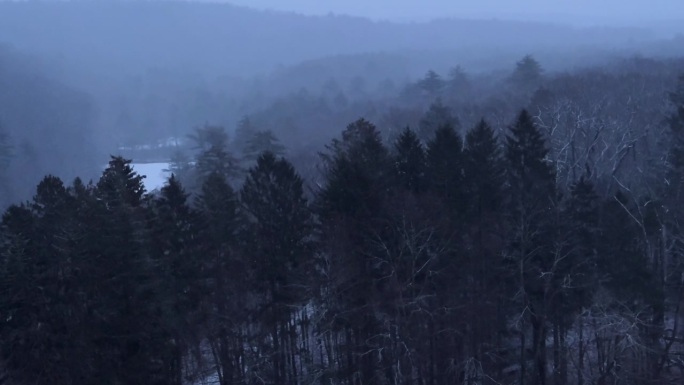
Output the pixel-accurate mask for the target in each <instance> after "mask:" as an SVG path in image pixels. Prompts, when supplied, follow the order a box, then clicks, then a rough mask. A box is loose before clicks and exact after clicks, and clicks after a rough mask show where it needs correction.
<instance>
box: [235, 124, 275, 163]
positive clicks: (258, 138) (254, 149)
mask: <svg viewBox="0 0 684 385" xmlns="http://www.w3.org/2000/svg"><path fill="white" fill-rule="evenodd" d="M264 152H270V153H272V154H274V155H276V156H282V155H284V154H285V146H283V145H282V144H280V142H279V141H278V138H276V136H275V135H274V134H273V132H271V131H270V130H266V131H257V132H255V133H254V134H252V136H251V137H250V138H249V139H248V140H247V143H245V147H244V149H243V150H242V153H243V156H244V157H245V159H246V160H247V161H250V162H254V161H256V160H257V158H258V157H259V156H260V155H261V154H262V153H264Z"/></svg>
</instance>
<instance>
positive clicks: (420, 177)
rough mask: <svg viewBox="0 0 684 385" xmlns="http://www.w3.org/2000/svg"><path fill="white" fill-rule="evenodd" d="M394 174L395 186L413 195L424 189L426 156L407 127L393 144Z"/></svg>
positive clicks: (416, 137)
mask: <svg viewBox="0 0 684 385" xmlns="http://www.w3.org/2000/svg"><path fill="white" fill-rule="evenodd" d="M393 157H394V159H393V160H394V173H395V178H396V181H397V185H398V186H399V187H401V188H402V189H405V190H407V191H411V192H414V193H419V192H422V191H424V190H425V189H426V180H425V177H426V175H425V172H426V167H427V165H426V156H425V150H424V149H423V145H422V144H421V143H420V140H419V139H418V136H417V135H416V134H415V133H414V132H413V131H412V130H411V129H410V128H408V127H406V129H405V130H404V131H403V132H402V133H401V135H400V136H399V138H398V139H397V141H396V143H395V144H394V154H393Z"/></svg>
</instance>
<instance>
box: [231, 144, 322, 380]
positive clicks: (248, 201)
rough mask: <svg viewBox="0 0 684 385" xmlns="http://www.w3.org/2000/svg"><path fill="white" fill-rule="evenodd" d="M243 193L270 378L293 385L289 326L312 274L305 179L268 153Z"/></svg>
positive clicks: (293, 345) (294, 346)
mask: <svg viewBox="0 0 684 385" xmlns="http://www.w3.org/2000/svg"><path fill="white" fill-rule="evenodd" d="M240 197H241V201H242V204H243V206H244V208H245V211H246V213H247V214H248V218H249V219H250V228H251V231H250V232H249V233H250V235H251V238H250V242H249V246H248V248H247V250H248V253H249V255H250V260H251V261H252V263H253V265H252V268H253V269H254V282H255V284H254V289H255V293H256V295H257V301H259V309H258V313H259V314H262V316H260V317H259V318H258V319H257V320H256V321H257V322H260V323H261V325H262V327H263V328H264V329H263V330H264V331H267V332H268V333H269V334H270V335H271V344H272V346H271V349H269V350H270V351H272V352H273V354H272V355H271V356H270V357H271V358H270V360H271V361H272V363H273V373H272V381H273V382H274V383H285V382H287V383H293V382H296V381H297V377H296V375H297V373H292V370H290V367H288V365H287V362H288V361H289V360H290V356H291V354H296V353H295V351H296V350H297V341H296V339H293V338H290V331H289V325H290V322H291V315H292V313H293V311H294V310H296V309H298V308H301V307H303V306H304V305H305V303H306V298H307V296H306V295H307V294H308V293H311V292H310V290H311V288H312V285H311V283H312V281H311V280H310V277H311V274H312V272H313V270H312V269H311V268H312V267H313V264H312V260H311V258H312V256H313V248H312V246H313V244H312V242H311V230H312V229H311V227H312V217H311V212H310V211H309V208H308V206H307V202H306V198H305V197H304V190H303V181H302V179H301V177H300V176H299V175H297V173H296V172H295V170H294V167H292V165H291V164H290V163H289V162H287V161H286V160H285V159H283V158H280V159H277V158H276V156H275V155H274V154H272V153H270V152H266V153H263V154H262V155H260V156H259V158H258V159H257V163H256V165H255V166H254V167H253V168H252V169H250V170H249V173H248V175H247V178H246V180H245V183H244V186H243V188H242V191H241V192H240Z"/></svg>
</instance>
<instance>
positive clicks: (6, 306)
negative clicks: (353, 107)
mask: <svg viewBox="0 0 684 385" xmlns="http://www.w3.org/2000/svg"><path fill="white" fill-rule="evenodd" d="M678 68H681V62H679V61H671V62H665V61H653V60H646V59H632V60H626V61H624V62H622V69H621V70H620V69H618V68H613V69H611V72H608V71H605V70H592V71H588V72H584V73H577V74H560V75H543V71H542V68H541V65H540V64H539V63H538V62H537V61H536V60H535V59H534V58H533V57H531V56H526V57H524V58H523V59H521V60H520V61H519V62H518V64H517V66H516V68H515V70H514V71H513V72H512V73H511V75H510V76H509V77H508V78H507V79H506V82H507V83H506V84H507V86H508V87H510V88H511V89H515V90H516V93H515V94H514V95H517V96H518V97H519V98H520V99H518V100H524V99H523V98H524V97H525V95H527V97H528V99H529V101H528V102H527V103H526V104H522V103H521V107H520V108H519V109H517V111H516V112H515V113H514V114H513V118H512V119H510V121H507V122H501V121H500V120H499V119H500V118H501V115H497V113H496V112H497V111H491V112H489V111H488V110H487V106H480V107H481V108H482V109H477V108H474V107H471V108H472V110H471V113H470V115H468V114H466V113H465V112H463V111H462V110H460V109H459V108H458V106H459V103H458V102H456V101H454V100H452V99H448V93H449V92H452V91H453V90H451V91H450V88H449V87H451V86H454V85H455V84H458V86H459V87H465V88H468V86H467V84H470V83H469V82H468V81H467V77H466V76H465V75H463V78H461V79H460V82H461V83H455V82H456V81H458V80H459V78H458V77H454V79H453V80H451V81H444V80H442V79H441V77H440V76H439V75H438V74H436V73H434V72H429V73H428V75H426V76H425V78H423V79H419V80H418V81H416V82H415V83H414V84H412V85H410V86H409V87H408V90H405V91H404V93H406V94H408V96H404V97H406V98H411V97H413V98H415V97H421V98H429V96H428V94H430V93H433V95H432V97H435V98H436V99H435V100H436V101H434V102H433V103H432V104H431V105H430V106H429V108H428V109H427V110H426V111H425V113H424V114H423V116H422V118H421V119H420V120H419V123H418V124H417V125H416V126H415V129H412V128H410V127H409V126H404V128H402V129H400V130H396V131H392V130H387V129H385V130H383V129H380V128H378V126H376V125H375V124H374V123H372V122H370V121H369V120H366V119H364V118H360V119H357V120H353V121H352V122H351V123H350V124H348V125H347V126H346V128H343V130H341V133H340V134H338V135H337V137H335V138H334V139H332V140H330V141H329V142H328V143H327V144H326V145H324V146H322V147H321V148H320V149H319V151H318V152H317V153H316V154H314V155H313V156H315V157H316V158H317V161H315V162H314V163H315V166H314V167H313V168H311V167H309V168H307V167H304V165H307V164H308V165H309V166H311V164H314V163H312V161H310V160H309V161H306V162H300V164H299V166H295V165H294V163H293V162H292V161H290V160H288V158H289V156H287V155H286V156H283V155H285V154H286V151H288V152H290V153H292V154H296V152H295V151H296V150H297V149H286V147H285V146H283V145H282V144H280V143H279V142H278V139H277V138H276V136H275V135H274V134H273V132H271V131H267V130H266V131H263V130H257V129H255V128H254V127H253V123H251V122H250V121H249V120H248V119H246V120H244V121H242V123H241V124H240V126H239V129H238V130H237V132H236V133H235V136H234V138H232V140H231V138H229V135H228V133H227V131H226V130H225V128H223V127H220V126H212V125H205V126H202V127H199V128H197V129H195V130H194V132H193V134H192V135H190V137H189V138H188V139H189V141H190V142H191V143H192V144H193V145H192V146H190V148H191V150H192V151H191V152H190V153H189V154H187V155H186V156H180V154H181V153H180V152H178V153H177V154H176V155H175V156H174V160H173V161H172V162H171V164H170V168H171V171H172V172H173V176H172V177H171V178H169V180H168V181H167V183H166V185H165V186H164V187H163V188H162V189H161V190H160V191H153V192H151V193H148V192H146V190H145V187H144V184H143V181H144V176H143V175H138V174H137V173H136V172H135V170H134V169H133V168H132V165H131V160H129V159H126V158H123V157H121V156H112V157H111V160H110V162H109V164H108V167H107V168H106V169H105V170H104V171H103V172H102V173H101V176H100V178H99V179H98V180H97V181H95V182H90V183H86V182H83V181H82V180H81V179H78V178H77V179H75V180H74V181H73V182H68V183H65V182H64V181H62V180H61V179H59V178H58V177H55V176H51V175H48V176H46V177H45V178H44V179H43V180H42V181H41V182H40V183H39V184H38V186H37V187H36V189H35V192H34V196H33V198H32V199H30V200H28V201H25V202H24V203H18V204H15V205H12V206H10V207H9V208H8V209H7V210H6V211H5V213H4V215H3V216H2V221H1V227H0V241H1V243H0V255H1V256H2V264H1V266H0V285H2V288H1V289H0V293H2V296H1V297H0V312H1V313H2V325H1V327H0V354H1V356H0V357H1V361H0V363H1V367H2V373H3V378H4V379H5V381H6V382H7V383H11V384H94V383H98V384H187V383H203V382H204V383H218V384H222V385H224V384H242V383H245V384H247V383H248V384H330V383H333V384H453V383H463V384H503V383H506V384H513V383H515V384H665V383H671V381H679V380H681V378H682V370H683V369H684V361H683V360H682V354H683V353H684V352H683V350H682V342H683V341H684V333H682V330H681V326H680V323H681V321H682V320H683V318H684V317H683V316H682V314H681V312H680V306H681V305H682V301H683V300H684V279H682V277H684V270H683V267H684V263H683V262H682V261H683V260H682V258H683V255H682V250H684V248H683V247H682V246H683V245H682V241H684V238H682V229H681V228H680V222H681V221H682V219H683V218H684V217H683V216H682V215H683V213H682V207H684V206H683V205H682V202H681V199H682V195H681V190H682V183H683V180H684V77H679V78H677V76H674V78H672V76H673V75H674V73H675V72H676V70H677V69H678ZM620 71H622V72H620ZM673 79H674V81H673ZM677 79H678V80H677ZM471 86H472V87H475V85H472V84H471ZM501 86H504V85H501ZM478 87H480V86H477V87H476V88H478ZM594 87H596V88H598V89H600V90H602V92H598V91H595V90H592V88H594ZM560 90H562V92H561V91H560ZM416 95H418V96H416ZM442 98H444V99H442ZM511 99H512V98H511ZM443 100H449V102H448V103H447V102H445V101H443ZM512 100H515V99H512ZM450 105H453V106H454V107H453V109H452V108H451V107H449V106H450ZM461 105H462V104H461ZM478 115H479V116H480V119H479V120H472V117H474V116H478ZM401 117H402V116H401V114H397V115H396V116H395V118H396V119H401ZM409 120H410V119H406V121H409ZM462 122H468V125H467V126H463V124H464V123H462ZM301 151H303V152H306V150H301V149H300V152H301ZM300 158H301V156H300ZM307 159H309V158H307Z"/></svg>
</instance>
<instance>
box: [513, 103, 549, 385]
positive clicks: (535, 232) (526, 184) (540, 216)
mask: <svg viewBox="0 0 684 385" xmlns="http://www.w3.org/2000/svg"><path fill="white" fill-rule="evenodd" d="M510 131H511V135H510V136H509V137H508V138H507V140H506V148H505V157H506V161H507V172H508V185H509V190H508V195H509V200H510V201H509V204H510V218H511V231H512V240H513V242H512V247H511V259H510V260H511V261H512V262H514V264H515V268H516V269H517V271H518V276H517V277H516V281H517V285H519V286H518V287H519V293H520V294H519V296H518V297H519V300H520V305H521V308H522V309H524V310H523V315H529V320H530V323H531V324H532V335H533V339H532V346H531V350H532V356H533V357H532V358H533V359H534V363H535V365H534V366H535V371H534V373H533V374H532V378H534V381H536V383H539V384H541V385H544V384H545V383H546V368H547V363H546V348H545V346H546V345H545V341H546V333H547V327H546V326H547V325H546V317H547V316H548V297H547V295H546V294H548V290H547V289H548V287H549V286H548V285H547V279H549V278H550V277H551V278H552V274H553V272H554V261H555V260H556V257H557V255H555V254H554V250H553V238H554V237H553V234H554V232H555V228H554V226H553V218H554V213H555V212H556V211H555V210H558V209H559V206H558V202H557V193H556V191H555V174H554V168H553V165H552V164H551V163H550V162H549V161H548V160H547V154H548V151H549V150H548V149H547V147H546V142H545V140H544V137H543V135H542V133H541V132H540V131H539V129H538V128H537V126H536V125H535V124H534V122H533V121H532V118H531V116H530V115H529V113H528V112H527V111H525V110H523V111H522V112H521V113H520V114H519V116H518V118H517V120H516V121H515V123H514V124H513V126H512V127H511V128H510ZM526 313H529V314H526ZM523 335H524V330H523ZM521 345H522V346H521V352H524V348H525V346H524V340H522V341H521ZM520 360H521V362H520V363H521V368H523V370H522V371H521V383H524V382H525V381H526V372H525V370H524V367H525V366H526V365H527V360H526V358H525V355H524V354H521V357H520Z"/></svg>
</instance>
